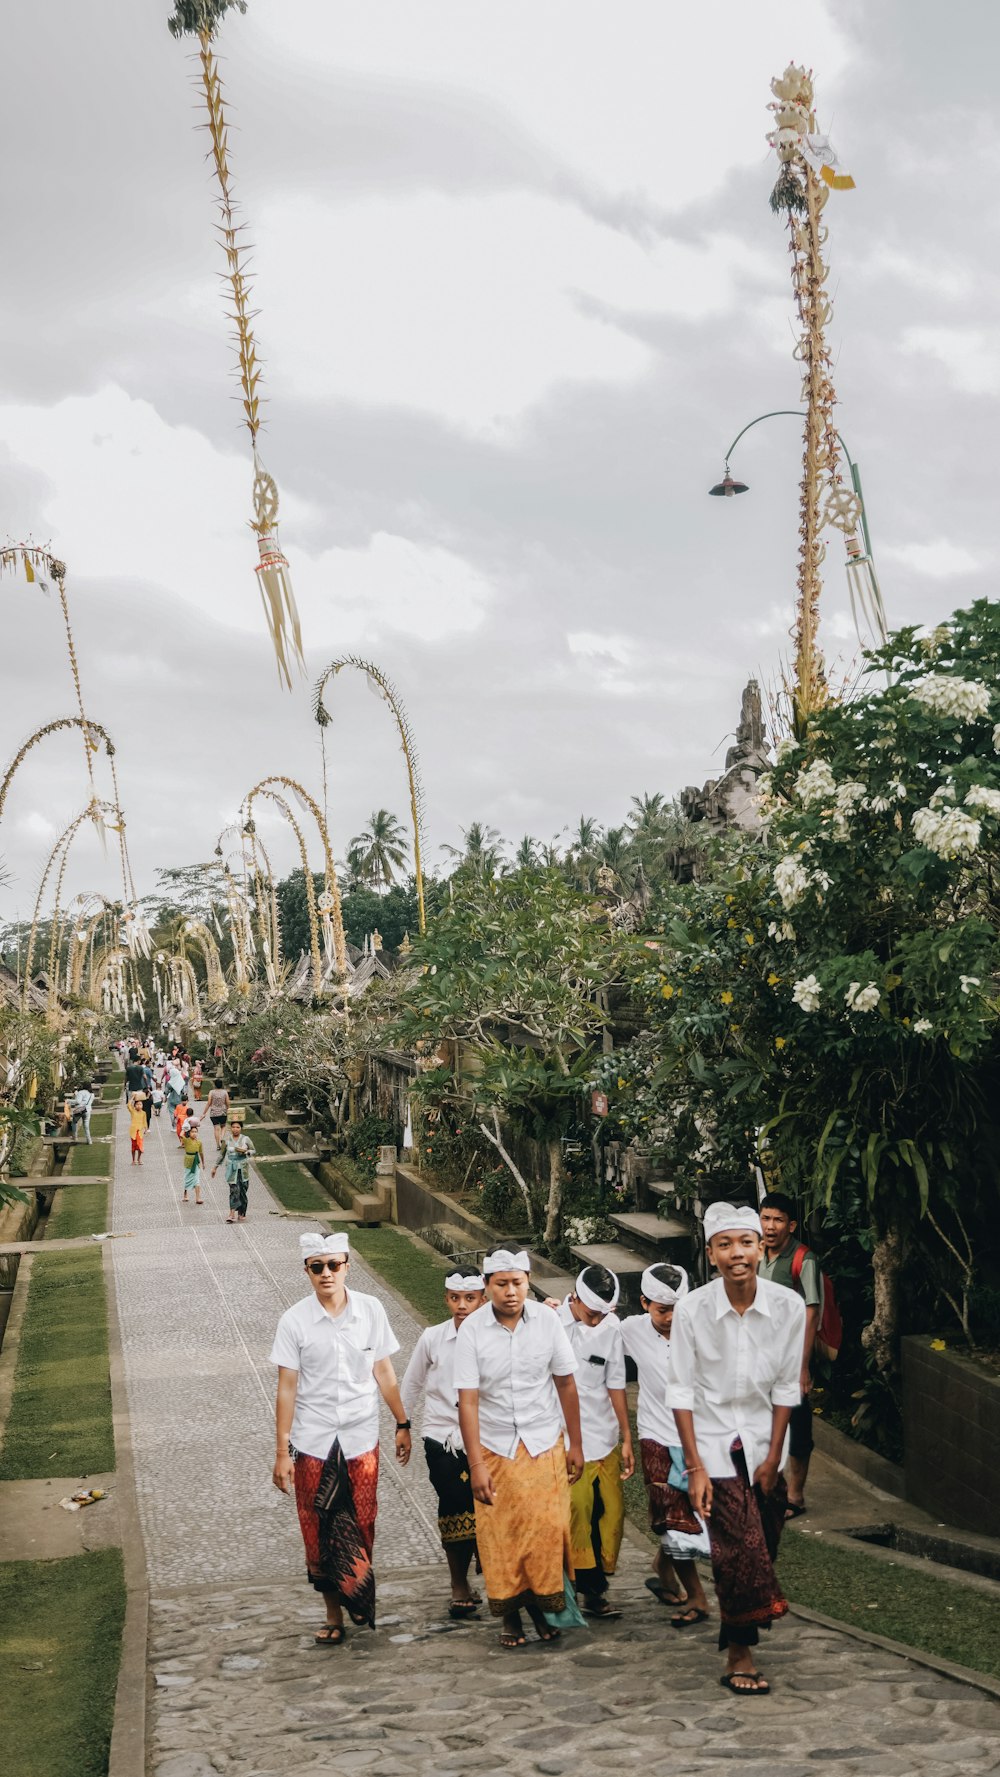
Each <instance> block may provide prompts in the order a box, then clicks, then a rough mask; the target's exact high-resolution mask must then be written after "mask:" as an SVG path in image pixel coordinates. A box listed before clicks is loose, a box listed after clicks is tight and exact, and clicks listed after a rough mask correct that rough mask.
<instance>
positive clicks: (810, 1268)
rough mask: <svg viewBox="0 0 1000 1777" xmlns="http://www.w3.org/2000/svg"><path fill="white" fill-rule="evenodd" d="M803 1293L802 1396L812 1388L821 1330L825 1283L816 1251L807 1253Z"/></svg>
mask: <svg viewBox="0 0 1000 1777" xmlns="http://www.w3.org/2000/svg"><path fill="white" fill-rule="evenodd" d="M800 1281H801V1284H802V1295H803V1298H804V1300H805V1305H806V1331H805V1339H804V1342H803V1350H802V1374H801V1377H800V1379H799V1386H800V1388H801V1390H802V1398H803V1400H805V1398H806V1396H807V1395H808V1394H809V1392H810V1390H811V1389H812V1358H813V1351H814V1350H815V1347H816V1334H817V1332H818V1330H819V1317H820V1312H821V1309H822V1303H823V1283H822V1279H821V1277H820V1271H819V1265H818V1264H817V1262H816V1256H815V1254H814V1253H807V1254H806V1257H805V1262H804V1263H803V1266H802V1277H801V1279H800Z"/></svg>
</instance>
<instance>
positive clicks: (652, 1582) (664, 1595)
mask: <svg viewBox="0 0 1000 1777" xmlns="http://www.w3.org/2000/svg"><path fill="white" fill-rule="evenodd" d="M643 1585H644V1586H645V1588H646V1591H647V1592H652V1594H653V1597H654V1598H655V1599H656V1602H657V1604H671V1605H673V1606H674V1608H675V1609H676V1608H677V1606H678V1605H680V1604H683V1603H684V1599H683V1598H682V1597H681V1595H680V1593H679V1592H668V1591H667V1590H666V1588H665V1587H664V1586H662V1585H661V1584H660V1581H659V1580H656V1579H649V1580H644V1581H643Z"/></svg>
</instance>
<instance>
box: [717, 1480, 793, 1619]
mask: <svg viewBox="0 0 1000 1777" xmlns="http://www.w3.org/2000/svg"><path fill="white" fill-rule="evenodd" d="M732 1457H733V1461H734V1463H735V1464H736V1473H735V1475H734V1476H732V1477H731V1478H730V1479H726V1480H716V1478H715V1476H714V1475H713V1476H712V1510H711V1512H710V1514H709V1519H708V1534H709V1538H710V1541H711V1544H712V1577H713V1579H714V1581H715V1590H716V1593H717V1595H718V1599H719V1616H720V1618H721V1627H720V1630H719V1646H720V1647H728V1646H729V1644H730V1642H732V1643H734V1644H735V1645H736V1646H739V1647H755V1646H756V1644H757V1641H758V1639H759V1635H758V1631H759V1630H761V1629H769V1628H770V1627H771V1624H772V1623H773V1622H774V1621H775V1619H776V1618H778V1617H783V1616H784V1615H785V1613H786V1611H787V1610H788V1600H787V1598H786V1597H785V1595H784V1593H783V1592H782V1590H781V1587H780V1586H779V1584H778V1578H777V1575H776V1573H775V1571H774V1561H775V1557H776V1555H777V1553H778V1544H779V1542H780V1540H781V1532H782V1528H783V1526H784V1522H785V1512H786V1510H787V1507H788V1490H787V1488H786V1486H785V1483H784V1480H783V1479H782V1478H781V1477H780V1476H779V1478H778V1481H777V1484H776V1485H775V1487H774V1490H773V1492H771V1493H763V1492H762V1491H761V1489H760V1488H759V1487H754V1486H753V1485H752V1484H751V1481H750V1476H749V1474H748V1473H747V1464H746V1457H745V1456H744V1454H743V1449H742V1446H740V1445H736V1446H734V1448H733V1451H732Z"/></svg>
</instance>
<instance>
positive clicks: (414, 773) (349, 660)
mask: <svg viewBox="0 0 1000 1777" xmlns="http://www.w3.org/2000/svg"><path fill="white" fill-rule="evenodd" d="M345 666H349V667H353V668H355V670H356V671H357V672H360V673H364V675H365V677H366V678H367V680H368V683H369V685H370V686H371V688H372V690H373V691H374V692H375V693H376V695H377V696H379V697H381V698H382V699H383V700H384V702H386V703H387V704H388V705H389V708H390V710H391V711H392V714H393V719H394V721H395V723H396V727H397V729H398V730H399V741H400V748H401V750H402V754H403V757H404V759H405V760H406V776H407V782H408V785H409V791H410V819H411V821H412V823H413V875H414V880H415V881H416V885H417V918H418V920H419V924H420V930H421V931H422V932H425V931H426V930H427V919H426V915H425V912H424V873H423V867H422V863H421V839H422V836H423V824H424V791H423V785H422V783H421V781H420V762H419V760H418V758H417V746H416V741H415V740H414V737H413V730H412V728H411V727H410V718H409V716H408V715H407V713H406V710H405V708H404V707H403V700H402V698H401V697H400V695H399V692H398V691H397V690H396V687H395V685H394V684H393V683H392V680H391V679H389V678H387V677H386V675H385V673H384V672H383V671H382V670H381V668H380V667H377V666H374V665H373V664H372V662H371V661H370V660H359V659H358V658H357V656H356V655H354V654H345V655H343V656H342V658H341V659H340V660H331V662H330V664H329V666H328V667H327V668H326V670H325V672H324V673H323V674H322V676H321V678H319V679H317V681H316V688H315V690H314V692H313V711H314V713H315V716H316V720H317V722H318V723H319V732H320V745H321V747H322V752H323V801H324V804H325V802H326V728H327V726H328V725H329V722H330V713H329V711H328V710H327V707H326V705H325V703H324V702H323V693H324V691H325V690H326V687H327V685H328V683H329V681H330V680H331V679H333V678H336V676H337V674H338V673H339V672H341V671H342V670H343V668H344V667H345ZM324 812H325V809H324Z"/></svg>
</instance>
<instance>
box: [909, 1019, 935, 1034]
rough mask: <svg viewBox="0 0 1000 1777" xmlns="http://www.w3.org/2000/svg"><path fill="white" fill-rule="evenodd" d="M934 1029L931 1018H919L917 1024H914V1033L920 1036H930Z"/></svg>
mask: <svg viewBox="0 0 1000 1777" xmlns="http://www.w3.org/2000/svg"><path fill="white" fill-rule="evenodd" d="M933 1029H934V1026H933V1024H932V1023H931V1021H930V1019H929V1018H918V1019H917V1022H916V1024H915V1025H914V1026H913V1030H914V1034H915V1035H916V1036H918V1037H926V1036H929V1035H930V1032H931V1031H932V1030H933Z"/></svg>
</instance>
